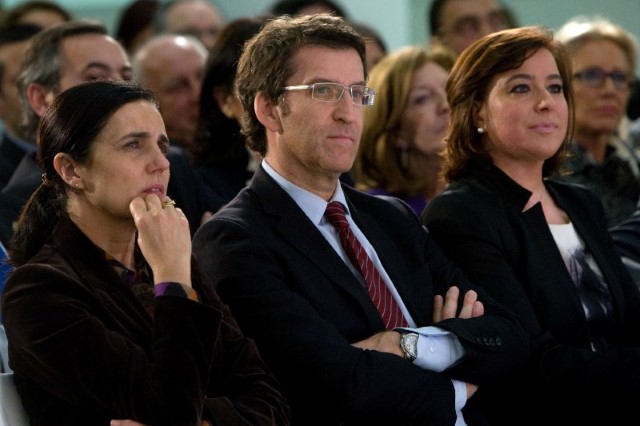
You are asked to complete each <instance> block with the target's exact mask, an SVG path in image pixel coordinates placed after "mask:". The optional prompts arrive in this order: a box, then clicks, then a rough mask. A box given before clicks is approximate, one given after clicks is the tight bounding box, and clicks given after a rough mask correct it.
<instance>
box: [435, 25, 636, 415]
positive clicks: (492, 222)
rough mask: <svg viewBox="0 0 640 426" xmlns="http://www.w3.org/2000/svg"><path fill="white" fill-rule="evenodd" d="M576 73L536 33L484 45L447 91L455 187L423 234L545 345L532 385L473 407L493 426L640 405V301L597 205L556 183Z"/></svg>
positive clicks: (447, 163)
mask: <svg viewBox="0 0 640 426" xmlns="http://www.w3.org/2000/svg"><path fill="white" fill-rule="evenodd" d="M571 72H572V71H571V65H570V62H569V58H568V55H567V53H566V51H565V49H564V47H563V45H562V44H561V43H560V42H559V41H558V40H555V39H554V38H553V37H552V35H551V33H550V32H549V31H548V30H545V29H543V28H540V27H523V28H517V29H511V30H504V31H501V32H497V33H494V34H491V35H489V36H486V37H484V38H482V39H480V40H478V41H477V42H475V43H474V44H472V45H471V46H470V47H468V48H467V49H466V50H465V51H464V52H462V54H461V55H460V56H459V57H458V60H457V62H456V64H455V65H454V67H453V69H452V71H451V73H450V76H449V80H448V81H447V86H446V90H447V97H448V100H449V108H450V110H451V114H450V121H449V130H448V134H447V137H446V140H447V145H446V148H445V155H444V162H443V171H444V175H445V177H446V179H447V181H448V182H449V186H448V187H447V189H445V191H444V192H442V193H441V194H440V195H439V196H437V197H435V198H434V199H433V200H432V201H431V202H430V203H429V205H428V206H427V208H426V210H425V213H424V215H423V223H424V224H425V225H426V226H427V227H428V229H429V231H430V233H431V235H432V236H433V237H434V238H435V239H436V240H437V241H438V243H439V244H440V245H441V246H442V248H443V249H444V250H445V252H446V253H447V254H448V255H449V256H450V257H451V258H452V260H453V261H454V262H455V263H456V264H457V265H459V266H460V267H461V268H462V269H463V271H464V272H465V273H466V274H467V275H468V276H469V278H471V279H472V280H473V281H474V282H476V283H477V284H479V285H481V286H483V287H484V289H485V290H487V291H488V292H489V293H490V295H491V296H493V297H494V298H496V299H497V300H498V301H499V302H500V303H501V304H502V305H503V306H505V307H506V308H508V309H511V310H512V311H513V312H514V313H516V315H518V317H519V319H520V321H521V322H522V324H523V325H524V326H525V328H526V329H527V330H528V331H529V333H530V336H531V339H532V342H533V343H534V345H533V352H532V357H531V360H530V363H529V365H528V366H527V368H525V369H524V370H523V371H522V374H519V375H515V376H514V377H513V379H512V380H511V381H510V382H509V383H507V384H506V385H503V386H501V387H500V388H499V389H491V388H489V387H485V388H484V389H483V388H482V387H481V388H480V389H479V390H478V392H477V393H476V395H474V398H476V403H482V402H483V401H484V403H486V404H492V407H493V408H492V409H487V410H485V412H487V413H489V414H490V415H491V416H493V417H496V419H494V420H495V422H494V423H492V424H498V425H500V424H504V425H514V424H518V425H520V424H526V425H529V424H531V425H541V424H544V425H567V424H576V425H578V424H579V425H597V424H624V423H626V422H627V421H626V420H625V419H628V418H630V416H632V415H635V405H636V403H637V401H638V399H639V398H640V291H638V287H637V286H636V285H635V283H634V282H633V280H632V279H631V277H630V276H629V273H628V272H627V270H626V268H625V266H624V265H623V263H622V261H621V259H620V256H619V255H618V254H617V253H616V250H615V247H614V245H613V242H612V240H611V237H610V235H609V233H608V231H607V227H606V222H605V216H604V209H603V207H602V203H601V202H600V200H599V199H598V197H597V196H596V195H595V194H594V193H593V192H591V191H590V190H588V189H587V188H585V187H583V186H578V185H575V184H571V183H565V182H559V181H557V180H554V179H551V177H554V175H555V174H556V172H557V171H558V170H559V169H560V167H561V166H562V162H563V160H564V158H565V157H566V153H567V150H568V145H569V144H570V141H571V130H572V124H573V114H572V111H573V90H574V87H573V86H572V84H571V82H572V77H573V76H572V73H571ZM493 392H496V394H493Z"/></svg>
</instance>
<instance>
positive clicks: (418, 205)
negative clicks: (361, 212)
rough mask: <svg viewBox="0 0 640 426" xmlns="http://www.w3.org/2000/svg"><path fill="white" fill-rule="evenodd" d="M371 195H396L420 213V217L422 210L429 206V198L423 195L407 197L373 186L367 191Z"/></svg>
mask: <svg viewBox="0 0 640 426" xmlns="http://www.w3.org/2000/svg"><path fill="white" fill-rule="evenodd" d="M365 192H366V193H367V194H369V195H388V196H391V197H396V198H399V199H401V200H402V201H404V202H405V203H407V204H409V207H411V208H412V209H413V211H414V212H415V213H416V214H417V215H418V217H419V216H420V215H421V214H422V211H423V210H424V209H425V207H427V203H428V201H427V199H426V198H425V197H423V196H421V195H414V196H411V197H406V196H403V195H400V194H397V193H391V192H389V191H387V190H386V189H382V188H371V189H368V190H366V191H365Z"/></svg>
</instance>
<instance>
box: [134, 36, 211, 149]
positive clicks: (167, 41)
mask: <svg viewBox="0 0 640 426" xmlns="http://www.w3.org/2000/svg"><path fill="white" fill-rule="evenodd" d="M206 60H207V50H206V49H205V47H204V46H203V45H202V43H200V42H199V41H198V40H197V39H195V38H193V37H190V36H181V35H173V34H163V35H159V36H156V37H154V38H152V39H151V40H149V41H148V42H146V43H145V44H144V45H143V46H142V47H140V49H139V50H138V52H137V53H136V55H135V57H134V72H135V78H136V79H137V80H138V81H139V82H140V84H142V85H143V86H145V87H147V88H149V89H151V90H152V91H153V92H154V93H155V94H156V98H157V100H158V103H159V105H160V112H161V113H162V118H163V119H164V122H165V125H166V128H167V134H168V135H169V138H170V139H171V141H172V143H175V144H178V145H182V146H184V147H185V148H187V149H189V148H190V147H191V144H192V143H193V139H194V137H195V132H196V126H197V122H198V114H199V99H200V88H201V86H202V79H203V77H204V67H205V63H206Z"/></svg>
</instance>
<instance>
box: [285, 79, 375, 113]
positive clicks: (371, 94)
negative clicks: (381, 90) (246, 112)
mask: <svg viewBox="0 0 640 426" xmlns="http://www.w3.org/2000/svg"><path fill="white" fill-rule="evenodd" d="M322 84H329V85H331V86H340V87H342V91H341V92H340V96H338V97H337V98H336V99H335V100H325V99H318V98H316V97H314V93H315V88H316V86H317V85H322ZM354 87H362V88H364V89H365V90H364V91H366V92H368V93H367V95H368V96H369V97H370V98H371V102H370V103H368V104H365V103H356V101H355V99H354V97H353V88H354ZM309 89H311V98H312V99H313V100H314V101H318V102H326V103H338V102H340V100H341V99H342V96H344V91H345V89H349V95H350V96H351V102H352V103H353V104H354V105H357V106H365V107H369V106H373V104H374V103H375V97H376V91H375V89H373V88H372V87H369V86H365V85H364V84H353V85H351V86H345V85H344V84H340V83H335V82H332V81H319V82H317V83H311V84H297V85H293V86H284V87H283V88H282V90H285V91H293V90H309ZM362 99H363V100H364V99H365V94H364V93H363V97H362Z"/></svg>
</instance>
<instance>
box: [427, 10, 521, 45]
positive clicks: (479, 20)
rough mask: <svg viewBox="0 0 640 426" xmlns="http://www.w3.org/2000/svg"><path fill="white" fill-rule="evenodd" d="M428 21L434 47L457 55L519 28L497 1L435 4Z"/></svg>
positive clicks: (429, 13)
mask: <svg viewBox="0 0 640 426" xmlns="http://www.w3.org/2000/svg"><path fill="white" fill-rule="evenodd" d="M427 20H428V22H429V27H430V30H431V43H432V44H436V45H437V44H440V45H443V46H445V47H447V48H449V49H451V50H452V51H453V52H454V53H455V54H456V55H459V54H460V53H461V52H462V51H463V50H464V49H465V48H467V47H468V46H469V45H471V43H473V42H474V41H476V40H478V39H480V38H482V37H484V36H485V35H487V34H491V33H493V32H496V31H500V30H504V29H507V28H511V27H515V26H516V24H515V22H513V16H512V15H511V13H510V12H509V11H508V10H507V9H506V8H505V7H504V6H503V5H502V4H500V3H499V2H498V1H497V0H434V1H433V2H432V3H431V7H430V8H429V10H428V15H427Z"/></svg>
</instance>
